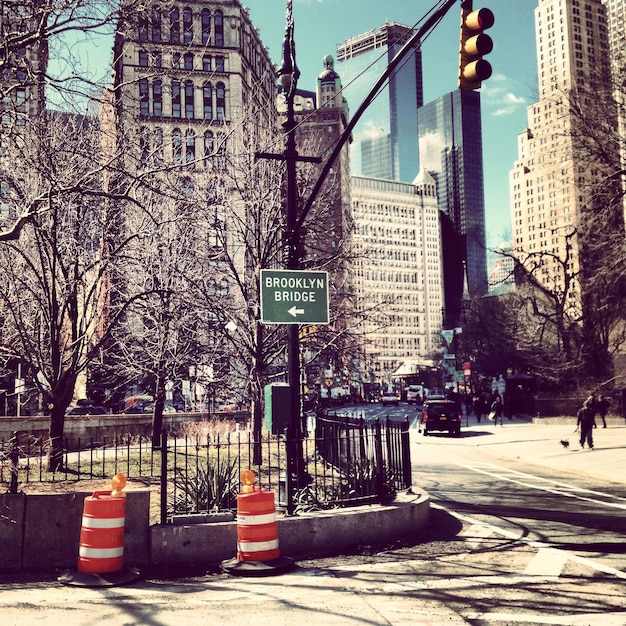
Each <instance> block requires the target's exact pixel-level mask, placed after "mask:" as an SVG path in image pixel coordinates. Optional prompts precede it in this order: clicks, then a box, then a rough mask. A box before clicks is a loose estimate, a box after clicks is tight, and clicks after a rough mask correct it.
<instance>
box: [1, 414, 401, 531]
mask: <svg viewBox="0 0 626 626" xmlns="http://www.w3.org/2000/svg"><path fill="white" fill-rule="evenodd" d="M161 441H162V445H161V448H160V449H154V448H153V446H152V441H151V438H149V437H144V436H135V437H131V436H124V437H113V438H111V439H106V438H105V439H103V440H102V441H94V440H89V441H80V440H79V441H78V442H77V443H76V445H74V446H72V449H69V448H68V447H67V446H66V448H65V449H66V452H65V453H64V459H63V464H62V466H61V467H60V468H59V469H57V470H56V471H50V470H49V468H48V460H47V453H48V445H47V442H46V441H45V439H42V438H37V437H33V436H31V435H30V434H29V433H27V432H19V433H14V435H13V437H11V438H7V439H4V440H0V485H1V486H2V487H4V488H5V489H6V490H7V491H8V492H10V493H17V492H18V491H19V489H20V488H23V487H24V486H25V485H28V484H32V483H38V482H51V483H54V482H63V481H73V482H78V481H84V480H101V479H102V480H104V479H110V478H111V477H112V476H114V475H115V474H117V473H120V472H121V473H124V474H125V475H126V477H127V478H128V479H129V480H130V481H133V480H134V481H142V482H144V483H148V484H153V485H155V486H157V487H158V490H159V495H160V519H161V522H166V521H168V520H169V519H171V518H172V516H175V515H179V514H192V513H197V512H211V511H218V510H219V511H223V510H235V509H236V506H237V494H238V493H239V490H240V474H241V471H242V470H244V469H252V470H254V472H255V474H256V480H257V483H256V484H257V485H259V486H260V487H261V488H263V489H265V490H268V491H274V492H275V493H276V494H277V502H278V506H279V507H280V506H284V505H286V504H287V503H286V498H287V490H286V467H287V450H286V441H285V439H284V437H282V436H276V435H272V434H270V433H263V434H261V435H258V436H255V435H254V433H252V432H251V431H249V430H224V429H222V430H215V429H214V428H212V427H211V425H210V424H207V423H206V422H205V423H201V424H195V425H192V424H187V425H185V428H182V429H178V430H177V431H169V432H168V431H163V434H162V439H161ZM301 449H302V451H303V458H304V463H305V468H304V469H305V471H306V475H307V477H308V480H307V481H306V484H305V485H303V486H301V488H300V489H298V490H297V491H296V493H295V494H294V496H293V497H294V498H295V502H294V503H293V504H294V507H293V508H294V510H295V512H296V513H297V512H303V511H307V510H319V509H329V508H333V507H339V506H351V505H356V504H362V503H372V502H380V503H384V502H386V501H389V500H392V499H393V497H394V496H395V494H396V493H397V492H398V491H401V490H404V489H408V488H409V487H410V486H411V459H410V448H409V422H408V420H405V421H402V422H395V421H391V420H389V419H387V420H383V421H380V420H376V421H367V420H364V419H351V418H347V417H341V416H338V415H333V414H330V415H326V416H319V417H318V418H317V419H316V420H315V426H314V428H312V429H311V432H310V433H309V434H308V436H306V437H304V438H303V439H302V442H301ZM0 488H1V487H0Z"/></svg>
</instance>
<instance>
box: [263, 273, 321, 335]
mask: <svg viewBox="0 0 626 626" xmlns="http://www.w3.org/2000/svg"><path fill="white" fill-rule="evenodd" d="M261 322H262V323H263V324H328V323H329V311H328V272H310V271H307V270H261Z"/></svg>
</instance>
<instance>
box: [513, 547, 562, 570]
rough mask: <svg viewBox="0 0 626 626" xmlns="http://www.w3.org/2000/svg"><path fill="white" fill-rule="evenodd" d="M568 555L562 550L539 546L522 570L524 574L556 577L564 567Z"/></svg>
mask: <svg viewBox="0 0 626 626" xmlns="http://www.w3.org/2000/svg"><path fill="white" fill-rule="evenodd" d="M568 558H569V556H568V555H567V554H566V553H565V552H564V551H563V550H557V549H555V548H539V550H538V551H537V553H536V554H535V556H534V557H533V558H532V559H531V560H530V563H529V564H528V565H527V566H526V569H525V570H524V575H525V576H555V577H558V576H560V575H561V572H562V571H563V567H565V563H567V560H568Z"/></svg>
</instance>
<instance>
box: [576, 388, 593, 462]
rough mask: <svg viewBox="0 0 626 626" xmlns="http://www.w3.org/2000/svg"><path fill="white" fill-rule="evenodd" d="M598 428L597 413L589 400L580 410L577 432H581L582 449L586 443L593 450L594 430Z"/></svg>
mask: <svg viewBox="0 0 626 626" xmlns="http://www.w3.org/2000/svg"><path fill="white" fill-rule="evenodd" d="M595 427H596V417H595V411H594V410H593V409H592V406H591V402H590V401H589V398H587V400H585V402H584V403H583V405H582V407H581V408H580V409H579V410H578V414H577V421H576V430H580V447H581V448H584V447H585V443H586V444H587V446H588V448H589V449H590V450H593V429H594V428H595Z"/></svg>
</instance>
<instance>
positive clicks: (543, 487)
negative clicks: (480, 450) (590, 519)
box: [457, 463, 626, 511]
mask: <svg viewBox="0 0 626 626" xmlns="http://www.w3.org/2000/svg"><path fill="white" fill-rule="evenodd" d="M457 465H459V466H460V467H463V468H465V469H468V470H470V471H473V472H477V473H479V474H484V475H485V476H489V477H490V478H495V479H497V480H506V481H508V482H511V483H515V484H517V485H522V486H523V487H528V488H530V489H538V490H540V491H547V492H548V493H552V494H554V495H559V496H566V497H568V498H576V499H577V500H583V501H585V502H591V503H593V504H599V505H602V506H607V507H611V508H614V509H622V510H625V511H626V498H621V497H619V496H615V495H612V494H609V493H603V492H601V491H593V490H591V489H584V488H582V487H575V486H573V485H568V484H566V483H561V482H557V481H553V480H550V479H548V478H542V477H541V476H534V475H533V474H526V473H524V472H518V471H517V470H511V469H507V468H505V467H500V466H499V465H494V464H493V463H478V464H476V463H473V464H467V463H457ZM600 498H606V499H607V500H613V502H610V501H607V500H601V499H600Z"/></svg>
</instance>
